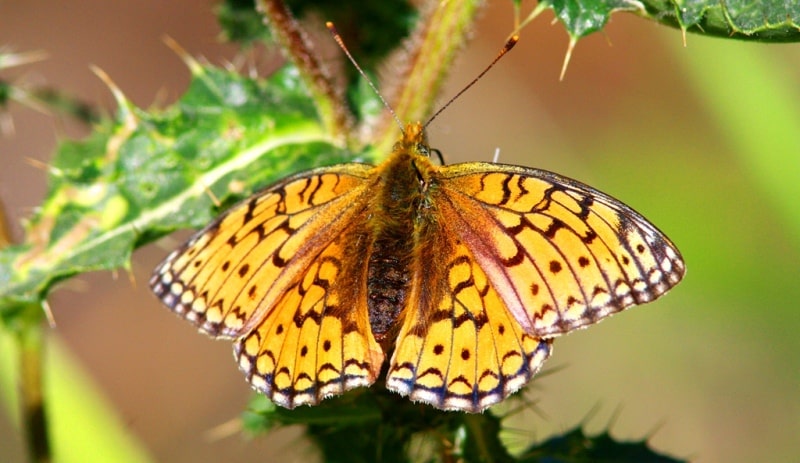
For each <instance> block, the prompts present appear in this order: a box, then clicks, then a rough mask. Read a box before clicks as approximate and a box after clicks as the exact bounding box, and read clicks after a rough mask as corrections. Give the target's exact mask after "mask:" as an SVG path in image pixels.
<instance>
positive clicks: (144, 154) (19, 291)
mask: <svg viewBox="0 0 800 463" xmlns="http://www.w3.org/2000/svg"><path fill="white" fill-rule="evenodd" d="M187 62H188V64H189V67H190V69H191V71H192V82H191V84H190V87H189V89H188V91H187V92H186V93H185V94H184V96H183V97H182V98H181V99H180V100H179V101H178V102H176V103H175V104H174V105H172V106H170V107H168V108H166V109H165V110H163V111H152V112H147V111H144V110H141V109H138V108H134V107H133V106H132V105H131V104H130V103H129V102H128V101H127V100H124V97H123V96H121V93H120V92H119V91H118V90H115V95H116V96H117V98H118V100H119V103H120V109H119V111H118V115H117V117H116V119H115V120H113V121H105V122H104V123H102V124H100V125H99V126H98V127H97V128H96V129H95V131H94V132H93V134H92V135H91V136H90V137H89V138H88V139H86V140H84V141H80V142H71V141H67V142H62V143H61V145H60V146H59V148H58V152H57V154H56V156H55V159H54V160H53V162H52V164H51V166H50V168H49V176H48V182H49V191H48V194H47V197H46V199H45V200H44V202H43V203H42V205H41V206H40V207H39V208H38V209H37V211H36V213H35V215H34V216H33V217H32V218H30V219H29V221H28V223H27V227H26V228H27V229H26V239H25V242H24V243H23V244H21V245H19V246H14V247H9V248H6V249H4V250H3V251H1V252H0V314H6V315H8V314H9V313H12V312H13V307H15V306H16V305H17V304H18V303H19V302H31V301H38V300H41V299H43V298H44V297H46V294H47V292H48V290H49V289H50V287H51V286H52V285H53V283H55V282H57V281H59V280H62V279H64V278H67V277H69V276H72V275H75V274H78V273H81V272H86V271H91V270H103V269H106V270H110V269H116V268H119V267H127V266H128V265H129V259H130V254H131V252H132V250H133V248H134V247H135V246H136V245H138V244H141V243H144V242H147V241H150V240H152V239H155V238H156V237H158V236H161V235H163V234H165V233H168V232H170V231H173V230H175V229H178V228H185V227H199V226H200V225H203V224H204V223H206V222H208V221H209V220H210V219H211V218H212V217H213V215H214V213H215V210H214V207H213V205H212V200H211V198H210V195H209V193H211V194H213V195H214V196H216V197H217V198H221V199H222V200H223V201H224V202H230V201H231V200H233V199H234V198H239V197H242V196H244V195H247V194H248V193H250V192H252V191H253V189H254V188H255V187H257V186H263V185H265V184H266V183H268V182H271V181H273V180H275V179H277V178H279V177H281V176H284V175H287V174H288V173H290V172H295V171H297V170H302V169H305V168H309V167H312V166H314V165H317V164H319V163H322V164H334V163H337V162H342V161H345V160H349V159H350V158H351V157H352V156H351V155H349V154H348V153H347V152H345V151H344V150H341V149H339V148H337V147H335V146H333V144H332V141H331V139H330V138H329V137H328V136H327V135H326V134H325V133H324V132H323V130H322V128H321V127H320V124H319V123H318V121H317V118H316V113H315V109H314V105H313V102H312V101H311V100H310V99H309V98H308V97H307V96H306V94H305V90H304V88H302V86H300V85H298V83H297V82H299V79H297V76H296V72H295V71H294V69H293V68H290V67H287V68H285V69H283V70H281V71H279V72H277V73H276V74H275V75H273V76H272V77H271V78H270V79H268V80H266V81H260V80H255V79H250V78H246V77H243V76H241V75H239V74H237V73H235V72H232V71H226V70H222V69H219V68H215V67H211V66H203V65H200V64H199V63H197V62H195V61H192V60H187Z"/></svg>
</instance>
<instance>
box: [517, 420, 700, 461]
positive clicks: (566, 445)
mask: <svg viewBox="0 0 800 463" xmlns="http://www.w3.org/2000/svg"><path fill="white" fill-rule="evenodd" d="M682 461H684V460H679V459H675V458H672V457H670V456H666V455H662V454H660V453H657V452H656V451H654V450H653V449H651V448H650V447H649V446H648V445H647V441H646V440H642V441H635V442H621V441H618V440H616V439H614V438H613V437H612V436H611V434H609V433H608V431H605V432H602V433H600V434H598V435H596V436H587V435H586V433H584V432H583V429H582V428H581V427H577V428H575V429H573V430H571V431H567V432H565V433H563V434H561V435H558V436H554V437H551V438H550V439H548V440H546V441H545V442H542V443H539V444H536V445H533V446H531V447H530V448H529V449H527V450H526V451H524V452H523V453H522V455H521V457H520V458H519V460H518V462H519V463H543V462H547V463H598V462H609V463H610V462H617V463H625V462H631V463H680V462H682Z"/></svg>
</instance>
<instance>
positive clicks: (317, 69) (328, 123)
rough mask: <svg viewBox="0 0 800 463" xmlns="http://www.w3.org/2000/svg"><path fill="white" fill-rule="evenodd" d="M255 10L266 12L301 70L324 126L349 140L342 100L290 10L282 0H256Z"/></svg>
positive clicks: (289, 57)
mask: <svg viewBox="0 0 800 463" xmlns="http://www.w3.org/2000/svg"><path fill="white" fill-rule="evenodd" d="M256 9H257V10H258V11H259V12H261V14H263V15H264V22H265V23H266V24H267V26H269V28H270V30H271V31H272V33H273V36H274V37H275V39H276V40H277V41H278V44H279V45H280V46H281V49H282V50H283V52H284V54H285V55H286V57H287V58H288V59H289V60H290V61H291V62H292V64H294V65H295V66H296V67H297V69H298V70H299V71H300V75H301V77H302V79H303V81H304V83H305V84H306V86H307V87H308V89H309V91H310V92H311V96H312V98H313V99H314V102H315V103H316V105H317V110H318V112H319V115H320V118H321V119H322V123H323V125H324V126H325V128H326V129H327V130H328V132H329V133H331V134H332V135H333V136H334V137H336V138H338V139H340V140H343V141H346V140H348V138H349V134H350V128H351V125H352V124H351V122H350V117H349V115H348V113H347V111H346V110H345V105H344V104H343V103H342V101H343V100H342V98H341V96H340V95H339V93H338V92H336V90H335V88H334V86H333V84H332V83H331V82H332V81H331V78H330V75H329V73H328V71H327V69H326V68H325V67H324V66H323V65H322V64H321V62H320V60H319V59H318V58H317V56H316V55H315V54H314V53H313V52H312V51H311V50H312V47H311V44H310V43H309V41H308V38H307V37H306V35H305V34H304V33H303V30H302V29H301V28H300V26H299V24H298V23H297V21H296V20H295V18H294V17H293V16H292V14H291V12H290V11H289V9H288V8H287V7H286V5H285V4H284V3H283V2H282V1H280V0H256Z"/></svg>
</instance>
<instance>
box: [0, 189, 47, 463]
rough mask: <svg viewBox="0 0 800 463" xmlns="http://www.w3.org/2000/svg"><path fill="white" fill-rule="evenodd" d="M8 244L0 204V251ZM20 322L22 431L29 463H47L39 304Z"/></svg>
mask: <svg viewBox="0 0 800 463" xmlns="http://www.w3.org/2000/svg"><path fill="white" fill-rule="evenodd" d="M9 244H11V235H10V233H9V232H8V226H7V222H6V215H5V211H4V210H3V207H2V205H1V204H0V248H4V247H6V246H8V245H9ZM22 312H24V313H25V314H32V316H27V315H22V316H21V317H20V318H21V319H22V321H23V322H22V323H20V326H19V327H18V328H17V333H16V334H17V336H16V339H17V352H18V356H19V357H18V362H19V371H20V376H19V391H20V400H21V402H22V403H21V406H22V428H23V429H24V431H25V440H26V444H27V447H28V458H29V460H30V461H31V462H37V463H46V462H49V461H51V460H52V453H51V447H50V433H49V431H50V430H49V428H48V426H47V424H48V423H47V415H46V413H45V401H44V394H43V393H42V353H43V351H44V341H43V339H42V331H41V330H42V323H41V318H42V316H41V314H43V313H44V312H43V311H42V308H41V307H40V306H39V305H38V304H34V303H30V304H29V305H28V306H26V307H24V309H23V310H22Z"/></svg>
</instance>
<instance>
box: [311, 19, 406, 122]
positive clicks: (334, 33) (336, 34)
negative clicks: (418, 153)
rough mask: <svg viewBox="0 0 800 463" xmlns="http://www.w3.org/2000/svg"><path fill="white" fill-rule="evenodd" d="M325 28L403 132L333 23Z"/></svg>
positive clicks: (391, 111)
mask: <svg viewBox="0 0 800 463" xmlns="http://www.w3.org/2000/svg"><path fill="white" fill-rule="evenodd" d="M325 27H327V28H328V30H329V31H330V33H331V35H332V36H333V40H335V41H336V43H337V44H338V45H339V48H341V49H342V51H343V52H344V54H345V55H347V59H349V60H350V62H351V63H353V66H355V67H356V70H357V71H358V73H359V74H361V77H363V78H364V80H366V81H367V83H368V84H369V86H370V88H372V91H374V92H375V94H376V95H378V98H380V100H381V103H383V106H385V107H386V109H388V110H389V113H391V115H392V117H394V120H395V121H396V122H397V125H398V126H400V131H401V132H405V130H404V127H403V122H402V121H401V120H400V118H399V117H397V113H395V112H394V109H392V107H391V106H389V103H387V102H386V100H385V99H384V98H383V95H381V92H379V91H378V87H376V86H375V84H373V83H372V80H370V78H369V77H367V73H365V72H364V70H363V69H361V66H359V65H358V63H357V62H356V60H355V58H353V55H351V54H350V50H348V49H347V46H345V44H344V40H342V36H341V35H339V32H338V31H337V30H336V27H334V25H333V23H332V22H330V21H328V22H326V23H325Z"/></svg>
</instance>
